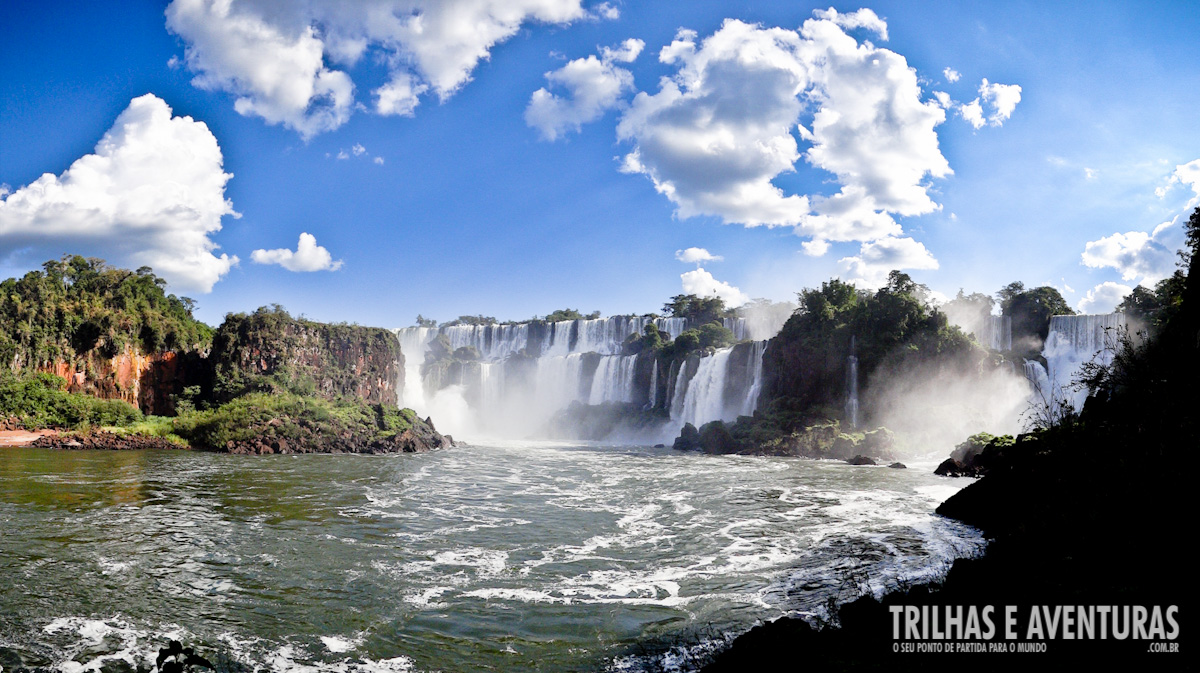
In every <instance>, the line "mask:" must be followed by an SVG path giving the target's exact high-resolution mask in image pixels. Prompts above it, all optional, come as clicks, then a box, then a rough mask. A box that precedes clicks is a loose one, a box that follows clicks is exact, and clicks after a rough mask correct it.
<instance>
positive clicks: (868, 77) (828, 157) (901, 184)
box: [618, 10, 951, 251]
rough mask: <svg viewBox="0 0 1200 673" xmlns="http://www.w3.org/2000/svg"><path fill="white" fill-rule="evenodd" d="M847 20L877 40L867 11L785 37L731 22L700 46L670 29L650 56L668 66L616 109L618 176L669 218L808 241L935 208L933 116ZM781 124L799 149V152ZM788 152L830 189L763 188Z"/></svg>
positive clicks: (782, 167)
mask: <svg viewBox="0 0 1200 673" xmlns="http://www.w3.org/2000/svg"><path fill="white" fill-rule="evenodd" d="M848 28H863V29H866V30H868V31H871V32H873V33H875V34H876V35H878V36H879V37H880V38H881V39H886V37H887V34H886V29H887V27H886V24H885V23H884V22H883V21H882V20H881V19H879V17H878V16H876V15H875V14H874V13H873V12H870V11H869V10H860V11H859V12H854V13H850V14H839V13H837V12H835V11H833V10H828V11H818V12H816V13H815V18H813V19H810V20H808V21H806V22H805V23H804V25H803V26H802V27H801V29H800V30H799V31H793V30H786V29H783V28H763V27H761V26H756V25H751V24H747V23H743V22H741V21H737V20H733V19H727V20H726V21H725V22H724V24H723V25H722V26H721V28H720V29H719V30H718V31H717V32H715V33H714V34H712V35H710V36H709V37H707V38H705V39H703V40H700V39H699V36H698V35H697V33H695V32H694V31H690V30H681V31H679V33H678V34H677V35H676V37H675V39H674V40H673V41H672V42H671V44H669V45H667V46H666V47H664V48H663V49H662V50H661V51H660V52H659V60H660V61H662V62H663V63H666V64H668V65H675V66H677V68H678V70H677V72H676V73H675V74H674V76H672V77H668V78H664V79H663V80H662V81H661V82H660V86H659V90H658V92H657V93H653V94H651V93H646V92H642V93H639V94H637V96H635V97H634V100H633V102H632V104H631V106H630V107H629V109H628V110H627V111H626V112H625V113H624V114H623V116H622V119H621V122H620V124H619V126H618V136H619V139H620V140H623V141H628V142H631V143H633V145H634V147H633V149H632V151H630V152H629V153H628V154H626V155H625V157H624V158H623V161H622V164H621V170H622V171H624V172H627V173H640V174H644V175H646V176H647V177H649V178H650V179H651V180H652V181H653V183H654V186H655V188H656V189H657V190H658V191H659V192H660V193H662V194H663V195H664V196H666V197H667V198H668V199H670V200H671V201H672V202H673V203H674V204H675V205H676V215H677V216H679V217H682V218H687V217H693V216H697V215H714V216H717V217H720V218H721V219H722V220H723V221H725V222H726V223H740V224H744V225H747V226H756V225H766V226H792V227H795V229H796V232H797V233H798V234H801V235H804V236H811V237H813V238H814V239H820V240H822V241H849V240H857V241H871V240H875V239H879V238H883V237H887V236H896V235H899V234H901V233H902V231H901V228H900V226H899V225H898V224H897V223H896V221H895V219H894V217H893V216H896V215H900V216H910V215H920V214H923V213H928V212H931V211H934V210H936V209H937V208H939V206H938V204H936V203H934V201H933V200H932V199H931V198H930V197H929V194H928V186H929V184H928V180H929V178H936V177H943V176H946V175H949V174H950V173H951V170H950V167H949V164H948V163H947V162H946V159H945V157H943V156H942V154H941V151H940V150H939V148H938V138H937V134H936V133H935V131H934V127H936V126H937V125H938V124H940V123H942V122H943V121H944V120H945V111H944V110H943V109H942V108H941V107H940V106H939V105H938V104H937V103H936V102H933V101H928V102H927V101H923V100H922V99H921V89H920V85H919V84H918V81H917V76H916V72H915V71H914V70H913V69H912V68H910V67H909V66H908V63H907V61H906V60H905V59H904V57H903V56H901V55H899V54H897V53H895V52H892V51H889V50H887V49H881V48H878V47H875V46H874V45H872V44H871V43H870V42H862V43H860V42H859V41H858V40H856V39H855V38H853V37H851V36H850V35H848V34H847V33H846V32H845V29H848ZM805 112H811V113H812V122H811V129H809V128H805V126H803V125H801V123H800V121H801V115H802V114H804V113H805ZM793 131H798V133H799V135H800V136H801V138H803V139H804V140H805V141H806V142H807V143H809V148H808V150H807V151H806V152H804V153H803V154H802V153H801V151H800V147H799V145H798V143H797V142H796V138H795V137H794V136H793ZM802 156H803V158H805V159H806V160H807V162H808V163H809V164H810V165H811V166H813V167H815V168H819V169H823V170H825V171H828V172H830V173H832V174H833V175H835V176H836V179H837V183H838V184H839V185H840V191H839V192H837V193H836V194H834V195H832V196H827V197H826V196H820V195H808V194H789V193H786V192H785V191H784V190H782V189H780V188H779V187H778V186H776V185H775V184H774V183H773V182H772V181H773V180H775V179H776V178H777V177H779V176H781V175H784V174H787V173H791V172H794V171H795V170H796V164H797V162H798V161H799V160H800V159H801V157H802ZM821 247H822V246H821V245H819V244H815V243H814V244H813V245H811V246H809V247H808V250H813V251H815V250H819V249H821Z"/></svg>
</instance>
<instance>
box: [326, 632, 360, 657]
mask: <svg viewBox="0 0 1200 673" xmlns="http://www.w3.org/2000/svg"><path fill="white" fill-rule="evenodd" d="M321 642H322V643H324V644H325V649H327V650H329V651H330V652H333V653H334V654H342V653H344V652H349V651H350V650H353V649H354V648H356V647H358V645H359V643H358V642H355V641H353V640H347V639H345V638H342V637H341V636H321Z"/></svg>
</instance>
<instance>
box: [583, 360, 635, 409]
mask: <svg viewBox="0 0 1200 673" xmlns="http://www.w3.org/2000/svg"><path fill="white" fill-rule="evenodd" d="M636 364H637V356H636V355H625V356H621V355H606V356H604V357H602V358H600V365H599V366H598V367H596V375H595V376H594V377H593V378H592V389H591V393H590V394H589V395H588V404H604V403H605V402H630V401H632V400H633V372H634V365H636Z"/></svg>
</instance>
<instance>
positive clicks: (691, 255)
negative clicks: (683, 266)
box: [675, 248, 724, 264]
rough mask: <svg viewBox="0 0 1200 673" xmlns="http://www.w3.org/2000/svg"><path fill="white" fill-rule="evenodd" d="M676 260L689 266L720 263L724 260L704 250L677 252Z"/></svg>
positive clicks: (693, 249) (688, 249) (692, 249)
mask: <svg viewBox="0 0 1200 673" xmlns="http://www.w3.org/2000/svg"><path fill="white" fill-rule="evenodd" d="M675 259H677V260H679V261H681V262H685V263H687V264H699V263H701V262H719V261H721V260H722V259H724V258H723V257H721V256H720V255H714V254H712V253H711V252H709V251H707V250H705V249H704V248H687V249H686V250H676V251H675Z"/></svg>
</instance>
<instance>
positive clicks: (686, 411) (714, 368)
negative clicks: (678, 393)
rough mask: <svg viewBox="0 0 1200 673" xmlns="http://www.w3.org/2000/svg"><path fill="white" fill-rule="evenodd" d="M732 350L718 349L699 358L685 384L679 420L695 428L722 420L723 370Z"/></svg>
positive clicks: (723, 405) (723, 408) (723, 407)
mask: <svg viewBox="0 0 1200 673" xmlns="http://www.w3.org/2000/svg"><path fill="white" fill-rule="evenodd" d="M732 353H733V348H722V349H720V350H718V351H717V352H715V353H713V354H712V355H710V356H708V357H706V358H700V364H699V366H698V367H697V368H696V375H695V376H693V377H692V380H691V381H689V382H688V386H687V392H686V393H684V396H683V403H682V407H681V409H680V417H679V420H681V421H683V422H684V423H691V424H692V425H695V426H697V427H699V426H700V425H703V424H705V423H707V422H708V421H715V420H722V419H723V418H724V417H725V416H726V413H725V370H726V367H725V366H726V364H728V362H729V356H730V355H731V354H732Z"/></svg>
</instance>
